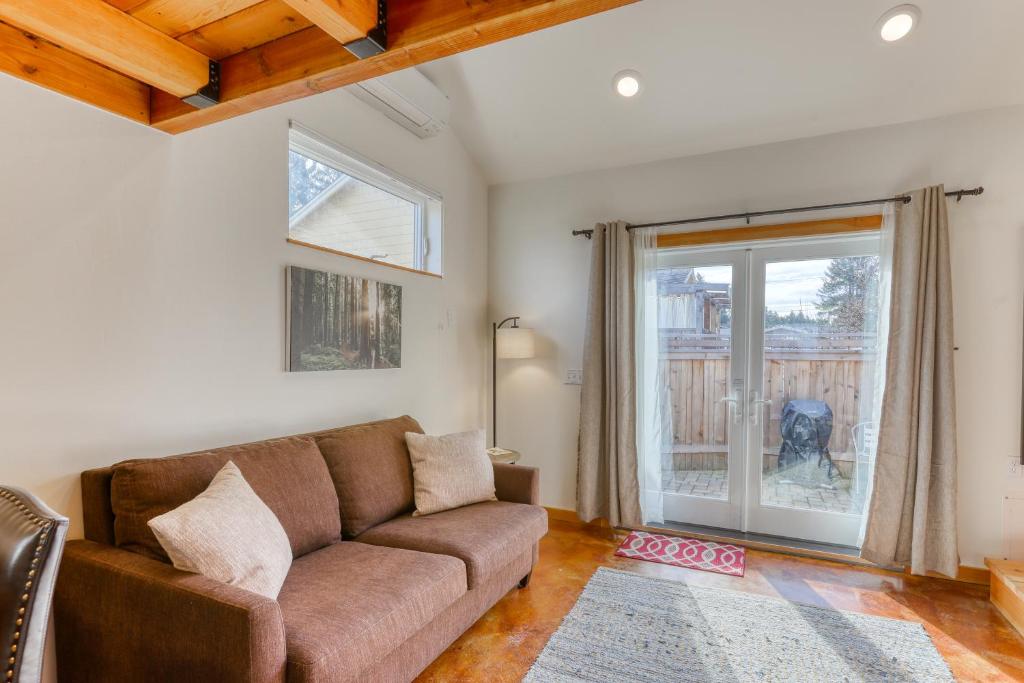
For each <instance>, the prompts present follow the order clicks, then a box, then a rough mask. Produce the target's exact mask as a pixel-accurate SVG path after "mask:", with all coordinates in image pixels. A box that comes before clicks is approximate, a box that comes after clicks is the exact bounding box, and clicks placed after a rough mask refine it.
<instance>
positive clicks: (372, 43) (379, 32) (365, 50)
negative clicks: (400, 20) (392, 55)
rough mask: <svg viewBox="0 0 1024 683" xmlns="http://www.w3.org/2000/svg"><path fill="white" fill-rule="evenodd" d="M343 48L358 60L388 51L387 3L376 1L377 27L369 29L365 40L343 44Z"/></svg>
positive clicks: (385, 1)
mask: <svg viewBox="0 0 1024 683" xmlns="http://www.w3.org/2000/svg"><path fill="white" fill-rule="evenodd" d="M342 47H343V48H345V49H346V50H348V51H349V52H351V53H352V54H354V55H355V56H356V57H358V58H359V59H366V58H367V57H373V56H375V55H379V54H380V53H382V52H384V51H385V50H387V49H388V2H387V0H377V25H376V26H375V27H374V28H372V29H370V32H369V33H367V34H366V37H365V38H360V39H359V40H353V41H352V42H351V43H345V44H344V45H342Z"/></svg>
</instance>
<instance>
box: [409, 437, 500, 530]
mask: <svg viewBox="0 0 1024 683" xmlns="http://www.w3.org/2000/svg"><path fill="white" fill-rule="evenodd" d="M405 443H406V445H407V446H409V459H410V460H412V481H413V497H414V498H415V499H416V511H415V512H413V513H412V514H413V516H415V517H418V516H420V515H432V514H434V513H435V512H443V511H445V510H452V509H454V508H459V507H462V506H464V505H471V504H473V503H481V502H483V501H485V500H498V499H497V497H496V496H495V495H494V465H492V464H491V459H490V458H489V457H487V435H486V434H485V433H484V430H482V429H477V430H474V431H472V432H461V433H459V434H446V435H444V436H427V435H426V434H416V433H414V432H409V433H408V434H406V435H405Z"/></svg>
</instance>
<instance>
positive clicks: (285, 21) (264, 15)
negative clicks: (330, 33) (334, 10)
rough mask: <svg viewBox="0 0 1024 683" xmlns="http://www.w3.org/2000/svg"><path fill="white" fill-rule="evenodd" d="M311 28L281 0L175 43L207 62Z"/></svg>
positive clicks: (189, 35) (272, 0)
mask: <svg viewBox="0 0 1024 683" xmlns="http://www.w3.org/2000/svg"><path fill="white" fill-rule="evenodd" d="M312 25H313V24H312V22H310V21H309V20H308V19H306V17H304V16H302V15H301V14H299V13H298V12H296V11H295V10H294V9H292V8H291V7H290V6H289V5H287V4H285V3H284V1H283V0H266V2H261V3H259V4H258V5H253V6H252V7H250V8H249V9H245V10H242V11H241V12H236V13H234V14H232V15H231V16H227V17H224V18H223V19H220V20H219V21H215V22H213V23H212V24H207V25H206V26H202V27H200V28H197V29H196V30H194V31H189V32H188V33H186V34H184V35H180V36H178V40H179V41H181V42H183V43H185V44H186V45H188V46H189V47H191V48H193V49H195V50H198V51H199V52H202V53H203V54H204V55H207V56H209V57H210V59H216V60H221V59H224V58H225V57H227V56H229V55H234V54H238V53H239V52H244V51H245V50H250V49H252V48H254V47H256V46H257V45H263V44H264V43H269V42H270V41H272V40H276V39H278V38H280V37H281V36H286V35H288V34H289V33H295V32H296V31H301V30H302V29H304V28H309V27H310V26H312Z"/></svg>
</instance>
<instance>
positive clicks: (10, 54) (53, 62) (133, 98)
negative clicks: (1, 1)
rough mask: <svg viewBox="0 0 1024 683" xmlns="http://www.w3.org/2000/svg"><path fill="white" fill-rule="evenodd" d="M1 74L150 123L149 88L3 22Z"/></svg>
mask: <svg viewBox="0 0 1024 683" xmlns="http://www.w3.org/2000/svg"><path fill="white" fill-rule="evenodd" d="M0 71H2V72H4V73H7V74H10V75H11V76H14V77H16V78H20V79H22V80H25V81H28V82H30V83H35V84H36V85H39V86H42V87H44V88H47V89H48V90H55V91H57V92H59V93H61V94H63V95H67V96H68V97H72V98H74V99H76V100H80V101H82V102H85V103H87V104H91V105H94V106H97V107H100V108H102V109H106V110H107V111H111V112H113V113H115V114H120V115H121V116H124V117H126V118H129V119H132V120H133V121H138V122H140V123H149V86H147V85H145V84H144V83H139V82H138V81H136V80H133V79H131V78H128V77H127V76H124V75H122V74H119V73H117V72H116V71H112V70H110V69H107V68H106V67H103V66H100V65H99V64H97V63H96V62H93V61H90V60H88V59H86V58H85V57H79V56H78V55H76V54H75V53H73V52H69V51H67V50H65V49H64V48H62V47H59V46H57V45H54V44H53V43H51V42H49V41H47V40H44V39H42V38H39V37H38V36H34V35H31V34H29V33H26V32H25V31H22V30H21V29H19V28H16V27H14V26H10V25H9V24H4V23H2V22H0Z"/></svg>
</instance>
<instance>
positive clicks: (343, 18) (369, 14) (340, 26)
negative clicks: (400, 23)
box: [284, 0, 377, 45]
mask: <svg viewBox="0 0 1024 683" xmlns="http://www.w3.org/2000/svg"><path fill="white" fill-rule="evenodd" d="M284 1H285V2H286V3H288V4H289V5H291V7H292V9H294V10H295V11H296V12H298V13H299V14H301V15H302V16H304V17H306V18H307V19H309V20H310V21H311V22H313V23H314V24H315V25H317V26H319V27H320V29H321V30H323V32H324V33H326V34H327V35H329V36H331V37H332V38H334V39H335V40H336V41H338V42H339V43H341V44H342V45H344V44H345V43H351V42H353V41H356V40H360V39H362V38H365V37H366V34H367V33H369V32H370V31H371V30H372V29H373V28H374V27H376V26H377V0H284Z"/></svg>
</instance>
